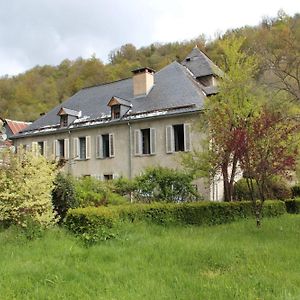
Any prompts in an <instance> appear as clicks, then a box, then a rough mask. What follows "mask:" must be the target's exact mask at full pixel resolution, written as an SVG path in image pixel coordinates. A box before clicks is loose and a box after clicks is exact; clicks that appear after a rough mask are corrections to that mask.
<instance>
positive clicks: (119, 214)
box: [65, 201, 286, 243]
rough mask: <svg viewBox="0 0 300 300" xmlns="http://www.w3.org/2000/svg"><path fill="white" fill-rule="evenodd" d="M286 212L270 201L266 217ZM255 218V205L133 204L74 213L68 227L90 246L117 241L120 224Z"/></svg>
mask: <svg viewBox="0 0 300 300" xmlns="http://www.w3.org/2000/svg"><path fill="white" fill-rule="evenodd" d="M285 212H286V209H285V204H284V203H283V202H282V201H266V202H265V203H264V207H263V216H265V217H273V216H279V215H282V214H284V213H285ZM252 215H253V204H252V203H251V202H249V201H248V202H242V201H241V202H207V201H206V202H204V201H203V202H193V203H180V204H175V203H151V204H131V205H123V206H116V207H98V208H83V209H82V208H80V209H70V210H69V211H68V213H67V217H66V221H65V224H66V226H67V227H68V228H69V229H70V230H72V231H73V232H75V233H76V234H77V235H80V236H82V238H83V239H84V240H85V241H86V242H88V243H94V242H97V241H99V240H105V239H108V238H113V237H115V236H116V235H117V233H118V226H117V225H118V224H119V221H130V222H136V221H146V222H153V223H156V224H160V225H168V224H178V225H215V224H223V223H228V222H231V221H234V220H238V219H242V218H248V217H251V216H252Z"/></svg>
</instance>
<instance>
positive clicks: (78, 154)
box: [73, 136, 91, 159]
mask: <svg viewBox="0 0 300 300" xmlns="http://www.w3.org/2000/svg"><path fill="white" fill-rule="evenodd" d="M73 155H74V159H90V158H91V137H90V136H85V137H79V138H77V137H76V138H74V139H73Z"/></svg>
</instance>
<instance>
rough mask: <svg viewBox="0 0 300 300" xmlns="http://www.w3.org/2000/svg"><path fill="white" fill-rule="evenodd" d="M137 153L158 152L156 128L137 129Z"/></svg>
mask: <svg viewBox="0 0 300 300" xmlns="http://www.w3.org/2000/svg"><path fill="white" fill-rule="evenodd" d="M134 153H135V155H137V156H138V155H143V154H144V155H149V154H155V153H156V130H155V128H145V129H137V130H135V131H134Z"/></svg>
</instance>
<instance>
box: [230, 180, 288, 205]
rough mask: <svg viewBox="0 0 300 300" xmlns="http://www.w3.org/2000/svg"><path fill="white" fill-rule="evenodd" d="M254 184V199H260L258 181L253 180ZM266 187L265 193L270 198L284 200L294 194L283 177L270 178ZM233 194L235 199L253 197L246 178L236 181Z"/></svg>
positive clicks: (249, 198)
mask: <svg viewBox="0 0 300 300" xmlns="http://www.w3.org/2000/svg"><path fill="white" fill-rule="evenodd" d="M252 185H253V197H254V199H260V195H259V191H258V186H257V184H256V182H255V181H252ZM266 187H267V190H266V192H265V194H266V197H267V198H268V199H278V200H284V199H289V198H291V196H292V193H291V189H290V187H289V186H288V184H287V183H286V181H285V180H284V179H282V178H276V177H273V178H272V179H270V180H268V182H267V185H266ZM233 196H234V199H235V200H239V201H241V200H251V199H252V196H251V192H250V190H249V187H248V184H247V179H246V178H242V179H240V180H238V181H237V182H236V183H235V185H234V192H233Z"/></svg>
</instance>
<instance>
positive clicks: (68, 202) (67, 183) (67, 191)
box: [52, 173, 78, 223]
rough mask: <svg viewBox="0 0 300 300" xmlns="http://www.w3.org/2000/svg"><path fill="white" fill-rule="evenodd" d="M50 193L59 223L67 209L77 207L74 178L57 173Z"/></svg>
mask: <svg viewBox="0 0 300 300" xmlns="http://www.w3.org/2000/svg"><path fill="white" fill-rule="evenodd" d="M54 185H55V187H54V189H53V191H52V203H53V206H54V210H55V211H56V212H57V214H58V215H59V217H60V221H59V222H60V223H61V222H62V221H63V219H64V217H65V216H66V214H67V211H68V209H69V208H75V207H77V206H78V201H77V199H76V192H75V183H74V178H73V177H72V176H71V175H68V174H63V173H58V174H57V176H56V178H55V181H54Z"/></svg>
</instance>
